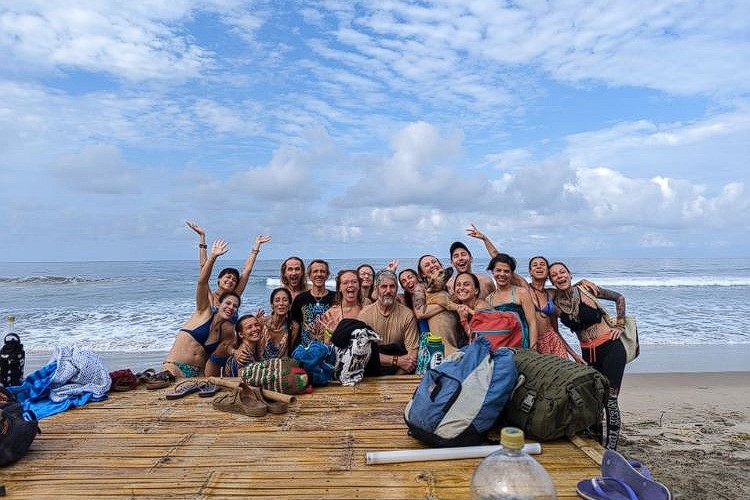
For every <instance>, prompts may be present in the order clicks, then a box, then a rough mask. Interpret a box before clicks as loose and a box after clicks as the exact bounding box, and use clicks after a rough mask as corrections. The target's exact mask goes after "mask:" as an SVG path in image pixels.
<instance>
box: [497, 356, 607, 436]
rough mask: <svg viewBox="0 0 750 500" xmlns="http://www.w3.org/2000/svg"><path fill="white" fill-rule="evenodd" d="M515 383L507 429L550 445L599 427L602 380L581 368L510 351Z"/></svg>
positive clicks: (553, 358)
mask: <svg viewBox="0 0 750 500" xmlns="http://www.w3.org/2000/svg"><path fill="white" fill-rule="evenodd" d="M513 359H514V361H515V362H516V369H517V370H518V383H517V384H516V388H515V390H514V391H513V395H512V396H511V399H510V401H509V402H508V404H507V405H506V406H505V411H504V412H503V420H504V422H505V424H506V425H510V426H513V427H518V428H520V429H521V430H523V432H524V434H525V435H526V436H529V437H531V438H533V439H538V440H540V441H549V440H553V439H558V438H561V437H563V436H573V435H574V434H577V433H579V432H581V431H583V430H585V429H588V428H589V427H591V426H593V425H596V424H599V423H601V421H602V417H603V414H604V406H605V405H606V403H607V399H608V397H609V382H608V381H607V378H606V377H605V376H604V375H602V374H601V373H599V372H598V371H596V370H595V369H593V368H591V367H590V366H586V365H579V364H577V363H574V362H573V361H569V360H567V359H562V358H560V357H558V356H553V355H550V354H539V353H538V352H535V351H531V350H528V349H517V350H515V356H514V357H513Z"/></svg>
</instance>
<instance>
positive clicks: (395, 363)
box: [391, 356, 398, 366]
mask: <svg viewBox="0 0 750 500" xmlns="http://www.w3.org/2000/svg"><path fill="white" fill-rule="evenodd" d="M391 364H392V365H393V366H398V356H393V360H392V361H391Z"/></svg>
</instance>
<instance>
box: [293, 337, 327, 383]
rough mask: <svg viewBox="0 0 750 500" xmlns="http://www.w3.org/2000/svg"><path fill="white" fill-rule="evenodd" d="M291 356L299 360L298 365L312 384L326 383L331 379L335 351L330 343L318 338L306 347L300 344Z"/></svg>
mask: <svg viewBox="0 0 750 500" xmlns="http://www.w3.org/2000/svg"><path fill="white" fill-rule="evenodd" d="M292 358H294V359H296V360H297V361H299V364H300V366H301V367H302V368H304V369H305V371H306V372H307V375H308V376H310V381H311V382H312V385H314V386H318V387H319V386H323V385H328V383H329V382H330V381H331V380H332V379H333V376H334V370H335V365H336V351H335V350H334V349H333V346H332V345H327V344H324V343H323V342H321V341H319V340H313V341H311V342H310V343H309V344H308V346H307V347H304V346H303V345H302V344H300V345H298V346H297V347H296V348H295V349H294V352H292Z"/></svg>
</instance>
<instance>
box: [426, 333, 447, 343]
mask: <svg viewBox="0 0 750 500" xmlns="http://www.w3.org/2000/svg"><path fill="white" fill-rule="evenodd" d="M442 341H443V337H441V336H440V335H435V334H434V333H432V332H430V333H428V334H427V342H442Z"/></svg>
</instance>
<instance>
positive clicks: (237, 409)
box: [212, 390, 268, 417]
mask: <svg viewBox="0 0 750 500" xmlns="http://www.w3.org/2000/svg"><path fill="white" fill-rule="evenodd" d="M212 406H213V407H214V409H216V410H219V411H227V412H230V413H239V414H241V415H247V416H249V417H262V416H264V415H265V414H266V413H268V406H266V405H265V404H263V403H261V402H260V401H257V400H254V399H250V398H243V397H242V391H240V390H237V391H232V392H231V393H229V394H224V395H222V396H219V397H217V398H215V399H214V400H213V403H212Z"/></svg>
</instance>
